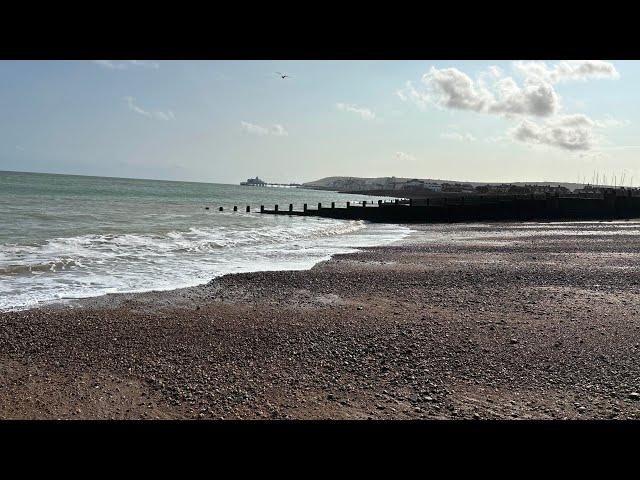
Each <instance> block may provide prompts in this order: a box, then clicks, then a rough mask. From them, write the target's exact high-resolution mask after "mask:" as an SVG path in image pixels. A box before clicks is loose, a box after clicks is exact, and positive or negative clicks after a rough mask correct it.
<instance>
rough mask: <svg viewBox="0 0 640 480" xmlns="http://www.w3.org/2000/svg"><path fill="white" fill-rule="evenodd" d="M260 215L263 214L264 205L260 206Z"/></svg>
mask: <svg viewBox="0 0 640 480" xmlns="http://www.w3.org/2000/svg"><path fill="white" fill-rule="evenodd" d="M260 213H264V205H260Z"/></svg>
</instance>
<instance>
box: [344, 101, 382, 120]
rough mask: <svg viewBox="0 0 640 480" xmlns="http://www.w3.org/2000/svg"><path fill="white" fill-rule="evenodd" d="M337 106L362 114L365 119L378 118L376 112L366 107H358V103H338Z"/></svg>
mask: <svg viewBox="0 0 640 480" xmlns="http://www.w3.org/2000/svg"><path fill="white" fill-rule="evenodd" d="M336 108H337V109H338V110H341V111H343V112H351V113H356V114H358V115H360V116H361V117H362V118H364V119H365V120H373V119H374V118H376V114H375V113H373V112H372V111H371V110H369V109H368V108H365V107H358V106H357V105H353V104H348V103H336Z"/></svg>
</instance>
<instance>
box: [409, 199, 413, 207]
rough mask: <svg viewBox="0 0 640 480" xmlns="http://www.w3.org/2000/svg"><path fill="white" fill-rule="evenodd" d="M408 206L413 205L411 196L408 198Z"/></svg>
mask: <svg viewBox="0 0 640 480" xmlns="http://www.w3.org/2000/svg"><path fill="white" fill-rule="evenodd" d="M409 206H410V207H413V198H410V199H409Z"/></svg>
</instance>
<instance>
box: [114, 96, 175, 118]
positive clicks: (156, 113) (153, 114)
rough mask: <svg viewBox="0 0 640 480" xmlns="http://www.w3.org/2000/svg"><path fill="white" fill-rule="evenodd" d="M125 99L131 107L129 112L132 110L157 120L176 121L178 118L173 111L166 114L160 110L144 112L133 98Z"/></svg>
mask: <svg viewBox="0 0 640 480" xmlns="http://www.w3.org/2000/svg"><path fill="white" fill-rule="evenodd" d="M124 99H125V100H126V102H127V105H128V106H129V110H131V111H132V112H136V113H138V114H140V115H144V116H145V117H149V118H155V119H156V120H165V121H169V120H174V119H175V118H176V116H175V115H174V114H173V112H172V111H171V110H167V111H166V112H163V111H160V110H156V111H153V112H151V111H147V110H144V109H142V108H140V107H139V106H138V105H136V104H135V99H134V98H133V97H124Z"/></svg>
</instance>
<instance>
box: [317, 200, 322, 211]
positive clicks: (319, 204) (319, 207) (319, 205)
mask: <svg viewBox="0 0 640 480" xmlns="http://www.w3.org/2000/svg"><path fill="white" fill-rule="evenodd" d="M321 208H322V204H321V203H320V202H318V210H320V209H321Z"/></svg>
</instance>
